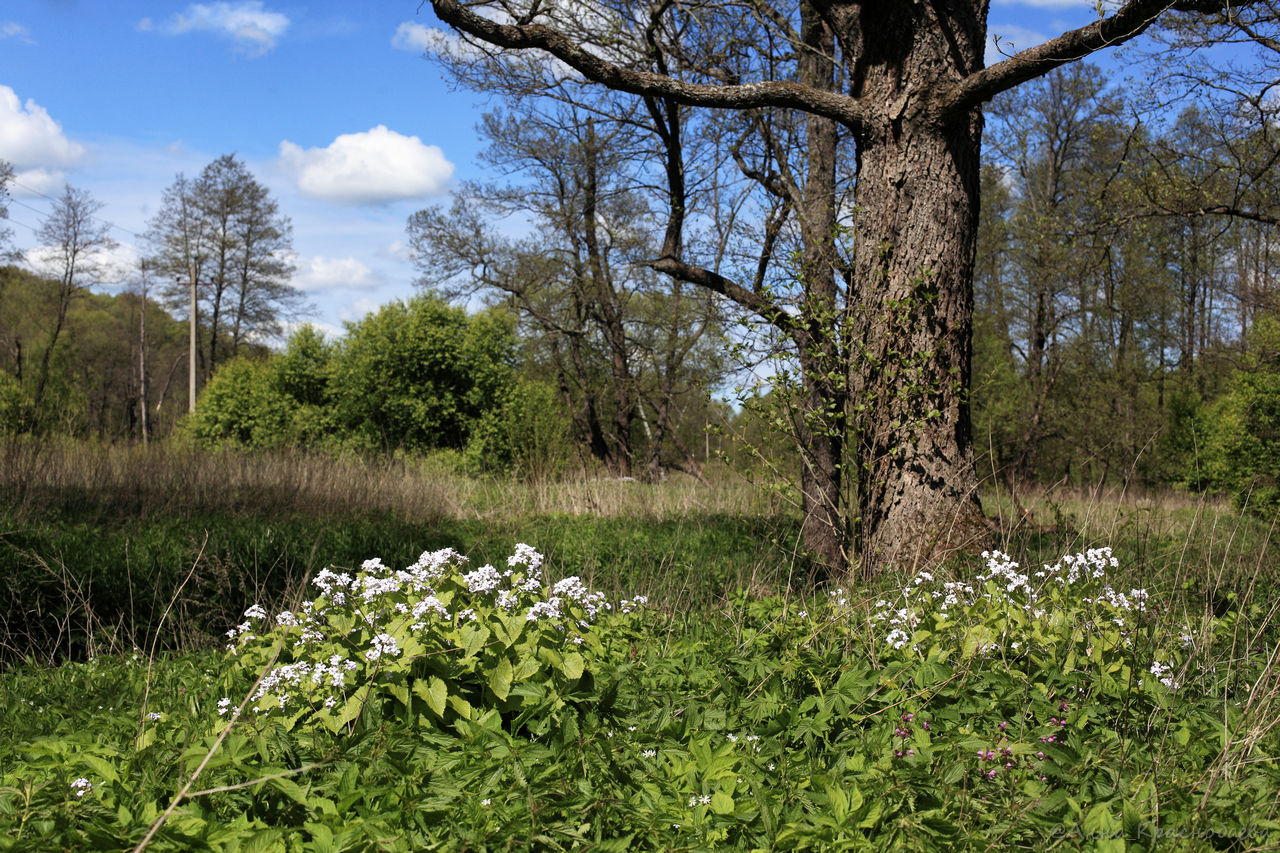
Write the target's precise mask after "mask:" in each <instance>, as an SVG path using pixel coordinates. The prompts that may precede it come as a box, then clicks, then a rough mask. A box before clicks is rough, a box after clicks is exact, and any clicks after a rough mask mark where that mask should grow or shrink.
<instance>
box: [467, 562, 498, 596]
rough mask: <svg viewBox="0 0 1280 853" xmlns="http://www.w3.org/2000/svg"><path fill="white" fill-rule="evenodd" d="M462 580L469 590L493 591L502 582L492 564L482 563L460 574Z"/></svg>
mask: <svg viewBox="0 0 1280 853" xmlns="http://www.w3.org/2000/svg"><path fill="white" fill-rule="evenodd" d="M462 582H463V583H465V584H466V585H467V589H468V590H469V591H471V592H481V593H488V592H493V591H494V590H495V589H497V588H498V585H499V584H501V583H502V575H500V574H498V570H497V569H495V568H494V567H493V566H489V565H484V566H481V567H480V568H478V569H476V570H475V571H474V572H469V573H467V574H465V575H463V576H462Z"/></svg>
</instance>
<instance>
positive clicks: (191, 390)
mask: <svg viewBox="0 0 1280 853" xmlns="http://www.w3.org/2000/svg"><path fill="white" fill-rule="evenodd" d="M190 272H191V370H190V373H189V378H190V383H189V385H188V391H187V411H188V412H189V413H191V414H194V413H195V410H196V262H195V260H194V259H193V260H192V261H191V262H190Z"/></svg>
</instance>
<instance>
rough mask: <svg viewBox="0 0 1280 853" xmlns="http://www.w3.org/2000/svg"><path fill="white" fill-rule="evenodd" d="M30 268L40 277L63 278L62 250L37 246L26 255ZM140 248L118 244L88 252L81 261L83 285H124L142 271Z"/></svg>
mask: <svg viewBox="0 0 1280 853" xmlns="http://www.w3.org/2000/svg"><path fill="white" fill-rule="evenodd" d="M22 259H23V261H24V262H25V263H26V266H27V268H28V269H30V270H31V271H32V272H35V273H37V274H38V275H43V276H47V277H50V278H57V277H58V276H60V275H62V263H63V258H62V250H61V249H59V248H57V247H56V246H36V247H34V248H31V249H27V250H26V251H25V252H23V253H22ZM138 259H139V255H138V249H137V247H136V246H134V245H132V244H130V243H115V244H113V245H112V246H111V247H109V248H104V249H95V250H93V251H91V252H87V253H86V254H84V255H82V256H81V257H80V258H79V259H78V260H77V267H78V268H79V270H80V276H79V278H80V283H81V284H90V285H107V286H113V285H121V284H124V283H126V282H128V281H129V279H130V278H131V277H132V276H133V275H134V273H135V272H136V270H137V269H138Z"/></svg>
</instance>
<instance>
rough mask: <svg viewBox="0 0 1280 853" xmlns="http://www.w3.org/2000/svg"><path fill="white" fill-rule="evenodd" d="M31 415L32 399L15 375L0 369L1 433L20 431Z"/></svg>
mask: <svg viewBox="0 0 1280 853" xmlns="http://www.w3.org/2000/svg"><path fill="white" fill-rule="evenodd" d="M30 416H31V400H30V399H29V398H28V397H27V394H26V392H25V391H23V390H22V385H21V384H19V382H18V380H17V379H15V378H14V377H13V376H10V375H9V374H8V373H5V372H4V371H0V435H4V434H8V433H15V432H19V431H20V430H21V429H22V428H23V426H24V425H26V423H27V422H28V421H29V419H30Z"/></svg>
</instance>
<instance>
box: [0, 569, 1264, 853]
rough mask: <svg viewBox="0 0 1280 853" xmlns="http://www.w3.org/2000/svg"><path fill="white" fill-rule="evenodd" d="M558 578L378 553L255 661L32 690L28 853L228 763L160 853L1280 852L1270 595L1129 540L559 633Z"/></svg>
mask: <svg viewBox="0 0 1280 853" xmlns="http://www.w3.org/2000/svg"><path fill="white" fill-rule="evenodd" d="M535 562H536V560H535V558H534V555H533V553H532V552H531V550H525V549H521V550H518V551H517V554H516V555H515V559H514V560H512V563H513V564H512V565H510V566H509V567H510V568H511V569H512V574H511V575H510V576H509V577H505V578H504V577H502V573H501V572H496V571H495V572H493V573H488V572H485V571H483V570H476V571H477V572H478V574H472V573H471V572H467V571H465V570H464V569H463V568H462V566H461V564H460V563H459V561H458V559H457V557H456V556H454V555H452V554H451V553H448V552H442V553H437V554H427V555H424V556H423V557H422V558H420V559H419V560H418V561H416V562H415V563H414V564H413V565H411V566H409V568H408V569H406V570H405V571H404V572H396V571H392V570H390V569H388V568H386V567H384V566H383V565H382V564H381V563H380V562H377V561H370V562H369V563H367V564H366V565H365V567H364V568H363V569H362V570H361V571H360V572H355V573H351V574H349V575H347V576H346V577H345V578H344V577H343V575H342V573H339V572H328V573H325V574H322V575H320V576H318V578H317V580H318V581H320V583H319V584H318V586H319V588H320V591H321V595H320V596H319V597H318V598H316V599H314V600H313V601H312V602H311V604H310V606H309V607H303V608H294V609H293V610H292V611H291V612H290V613H289V615H288V616H284V617H281V616H272V615H269V614H267V613H266V612H265V611H262V610H256V609H255V610H254V611H252V612H251V613H250V614H249V615H248V616H247V617H246V619H245V623H246V624H245V625H242V626H241V627H240V628H238V629H236V631H235V632H234V633H235V635H236V636H235V640H234V646H235V648H236V652H237V653H236V654H234V655H230V654H228V655H219V656H213V655H190V656H186V657H183V658H178V659H173V660H159V661H156V662H155V665H154V666H150V665H148V663H147V662H146V661H145V660H143V659H141V658H140V657H139V656H136V655H135V656H132V657H128V658H100V659H97V660H95V661H93V662H91V663H86V664H68V665H65V666H63V667H60V668H57V669H47V670H42V669H36V668H27V669H23V670H18V671H14V672H10V673H8V674H4V675H0V708H2V710H0V713H3V714H4V716H5V719H7V720H10V721H11V723H10V724H8V725H6V726H5V727H4V728H2V729H0V829H2V830H3V832H0V849H15V850H62V849H90V848H91V849H122V848H126V847H130V846H133V845H135V844H136V843H137V842H138V841H139V840H140V839H141V838H142V836H143V835H144V833H146V832H147V830H148V829H149V828H150V827H152V826H153V825H154V824H155V822H156V820H157V819H158V817H159V816H160V814H161V813H162V812H163V811H164V810H165V808H166V807H168V805H169V803H170V802H171V800H172V798H173V796H174V793H175V792H176V791H178V790H180V789H181V788H182V787H183V786H184V784H185V783H187V781H188V780H189V779H191V777H192V774H193V773H195V771H196V770H197V768H198V767H202V768H203V769H201V770H200V775H199V776H198V777H196V778H195V779H194V780H193V781H192V784H191V787H190V788H189V789H188V794H187V796H186V797H185V798H184V799H183V800H182V801H181V802H179V803H178V806H177V808H176V809H175V810H174V811H173V812H172V814H170V816H169V817H168V819H167V820H166V821H165V822H164V824H163V825H162V826H161V827H160V828H159V830H158V832H157V833H156V834H155V836H154V838H153V839H152V841H151V842H150V846H149V848H148V849H151V850H154V851H168V850H192V849H201V850H218V851H222V850H227V851H230V850H243V849H247V848H249V847H252V848H253V849H290V850H294V849H296V850H306V851H313V850H314V851H325V850H344V849H347V850H355V849H387V850H406V851H407V850H417V849H431V848H440V849H508V848H510V847H517V846H528V847H530V848H534V849H547V850H567V849H585V848H591V849H600V850H633V849H634V850H673V849H688V850H694V849H698V850H701V849H713V848H714V849H741V850H761V849H769V850H792V849H822V850H839V849H856V850H862V849H883V850H920V849H962V850H989V849H992V848H994V847H999V848H1000V849H1046V848H1048V849H1093V850H1112V849H1115V850H1120V849H1126V850H1127V849H1135V850H1156V849H1159V850H1164V849H1179V850H1203V849H1214V848H1220V847H1223V846H1228V847H1248V848H1261V847H1269V846H1274V845H1275V844H1277V843H1280V813H1278V811H1277V809H1278V808H1280V807H1278V806H1277V803H1276V802H1275V797H1274V792H1275V790H1276V787H1277V785H1280V771H1277V769H1276V762H1275V757H1276V754H1277V750H1280V740H1278V738H1277V734H1276V729H1275V727H1274V725H1273V721H1274V713H1275V703H1276V701H1277V697H1276V696H1275V694H1274V691H1271V692H1265V691H1264V692H1259V691H1258V686H1259V685H1260V684H1261V683H1263V682H1261V681H1259V679H1265V678H1267V677H1268V676H1266V673H1267V672H1269V671H1270V670H1269V669H1268V664H1267V659H1268V656H1269V655H1271V654H1273V649H1272V646H1273V644H1274V642H1275V640H1276V637H1275V632H1274V630H1272V631H1270V632H1269V633H1261V632H1260V630H1259V629H1260V626H1262V625H1264V624H1265V622H1266V610H1267V608H1266V607H1264V606H1261V605H1258V606H1253V605H1250V606H1247V607H1241V608H1239V609H1237V610H1234V611H1231V612H1228V613H1227V614H1226V615H1224V616H1223V617H1221V618H1215V617H1213V616H1211V615H1207V614H1206V615H1201V614H1198V613H1197V614H1194V615H1184V614H1183V612H1182V610H1181V606H1180V603H1179V602H1178V601H1176V600H1174V601H1169V602H1164V601H1160V600H1159V599H1161V598H1162V597H1164V596H1165V593H1162V592H1160V593H1153V594H1151V595H1150V596H1146V595H1144V594H1143V593H1142V592H1140V591H1138V590H1130V591H1128V592H1124V593H1123V594H1122V593H1121V592H1120V591H1119V590H1120V589H1123V587H1121V586H1119V584H1118V582H1117V581H1115V580H1113V579H1112V577H1111V575H1112V574H1113V573H1114V568H1115V567H1113V566H1112V561H1111V560H1110V558H1109V557H1108V556H1107V553H1106V552H1105V550H1100V551H1096V552H1089V553H1086V554H1083V555H1074V556H1071V557H1068V558H1064V559H1063V560H1061V561H1059V562H1058V563H1056V564H1054V565H1052V566H1046V567H1045V568H1044V569H1042V570H1040V571H1036V572H1033V571H1027V572H1025V573H1024V572H1022V571H1021V569H1020V567H1019V566H1018V565H1017V564H1016V563H1013V562H1012V561H1010V560H1008V559H1007V558H1005V557H1003V555H998V554H997V555H991V558H990V559H989V561H988V562H987V563H986V565H985V566H984V567H983V569H982V570H980V571H979V572H977V573H975V574H972V575H968V574H963V575H959V576H957V577H956V579H955V580H948V579H946V578H942V577H939V578H936V579H935V578H932V577H930V576H928V575H926V574H921V575H919V576H917V577H916V578H913V579H912V580H911V581H910V582H908V583H907V584H906V585H905V586H904V587H903V588H901V589H897V590H893V591H890V592H886V593H884V594H883V596H882V600H881V602H880V603H878V604H877V605H876V606H875V607H873V608H871V609H870V610H868V609H866V608H864V607H862V606H861V605H860V603H859V602H858V601H857V600H855V599H853V598H852V597H850V596H849V595H847V594H846V593H843V592H839V591H836V593H835V594H833V595H830V596H822V597H821V599H820V600H819V599H812V598H811V599H808V600H802V599H794V598H789V597H767V598H763V599H756V598H751V597H748V596H747V595H745V594H738V595H734V596H731V597H729V598H727V599H725V600H724V601H723V602H722V603H721V605H720V606H718V607H716V608H706V609H704V610H702V612H699V613H697V614H688V613H686V612H683V611H678V610H673V612H671V613H670V614H669V615H664V614H663V612H662V611H661V610H657V609H654V610H646V611H645V612H643V613H642V614H639V615H635V614H633V615H629V616H626V615H623V616H620V615H617V614H616V612H615V613H614V614H612V615H610V614H606V612H605V611H598V612H597V614H596V619H595V620H594V621H588V620H587V619H586V618H585V617H589V615H590V614H589V613H588V612H586V607H585V605H584V602H585V601H587V600H589V594H588V593H585V591H584V590H581V588H580V587H578V586H577V585H576V584H575V583H573V582H566V583H564V584H562V585H561V586H560V596H559V597H560V598H561V604H562V605H563V607H562V611H561V616H562V618H561V619H555V618H544V617H546V616H549V614H547V613H546V612H545V607H546V605H547V602H548V601H549V600H550V599H551V598H552V597H555V596H556V595H557V593H556V589H555V587H552V588H550V589H548V587H547V585H546V584H542V583H535V584H528V585H527V586H526V583H527V582H529V581H531V580H533V572H534V568H533V566H534V563H535ZM495 575H496V576H497V577H498V580H497V582H496V584H494V583H493V578H494V576H495ZM424 583H425V584H427V585H428V586H430V587H431V589H430V591H428V590H427V589H426V588H425V587H423V586H422V584H424ZM520 588H523V589H524V592H522V593H520V595H521V596H522V600H521V602H520V604H519V605H518V606H515V607H512V608H511V609H510V610H509V611H508V610H507V609H506V608H504V607H503V606H501V604H500V603H499V598H498V596H499V595H500V591H501V590H507V591H508V592H512V591H513V589H520ZM571 588H572V589H573V591H572V592H570V589H571ZM512 594H515V593H514V592H512ZM339 595H343V596H345V600H344V601H343V602H342V603H338V598H337V597H338V596H339ZM431 596H434V599H435V600H434V601H430V600H429V598H430V597H431ZM446 599H447V600H448V602H449V603H448V604H446V603H445V601H446ZM538 602H541V603H542V605H541V607H542V608H543V609H540V610H539V617H538V618H535V619H532V620H531V619H529V616H528V612H529V610H531V609H533V608H535V607H539V604H538ZM424 603H425V607H423V608H422V609H423V612H422V613H421V614H416V615H415V614H414V609H415V608H417V607H418V606H419V605H423V604H424ZM1157 604H1159V606H1158V607H1157ZM397 605H404V609H405V610H406V611H408V612H406V613H400V612H399V608H398V607H397ZM438 607H439V608H443V609H444V610H445V612H447V614H448V615H447V616H445V615H443V614H442V613H441V612H440V610H439V609H438ZM356 608H359V615H357V612H356ZM1025 608H1029V609H1025ZM468 609H471V610H474V611H475V613H474V616H475V618H474V619H472V618H471V614H469V613H467V612H466V611H467V610H468ZM366 614H367V615H368V616H369V619H366V618H365V615H366ZM570 614H571V616H570ZM691 617H692V618H691ZM570 619H572V621H570ZM578 619H583V620H584V621H585V622H586V624H585V625H583V624H581V623H579V622H578V621H577V620H578ZM294 621H296V622H298V623H299V624H297V625H292V624H289V623H290V622H294ZM415 621H421V622H422V623H423V624H422V625H421V627H417V628H415V627H414V622H415ZM557 622H563V623H564V624H565V629H564V630H561V629H559V628H557V627H555V625H556V623H557ZM308 630H312V631H315V632H316V633H317V634H319V635H320V636H319V637H318V638H316V637H311V638H308V637H307V636H306V632H307V631H308ZM895 632H901V633H902V634H906V637H905V639H904V638H903V637H902V636H901V634H899V633H895ZM379 633H383V634H386V635H387V637H390V639H391V640H393V641H394V643H395V651H394V652H392V651H390V648H391V646H390V644H389V643H388V640H387V638H386V637H383V638H379ZM576 636H580V637H582V639H583V642H582V643H581V644H577V643H573V642H572V638H574V637H576ZM1241 640H1243V642H1241ZM566 641H568V642H566ZM277 651H278V652H279V655H278V656H275V653H276V652H277ZM335 654H336V655H339V657H340V659H339V660H337V662H336V663H335V660H334V655H335ZM1228 660H1229V664H1228ZM347 661H350V662H351V663H352V664H354V666H348V665H347V663H346V662H347ZM335 669H336V670H337V672H338V673H339V674H341V676H342V679H341V680H342V685H341V686H340V687H339V686H337V685H336V679H335V678H334V674H335V673H334V670H335ZM259 675H261V676H264V678H263V680H262V681H261V682H258V684H257V685H256V686H255V685H254V682H255V681H257V678H258V676H259ZM291 682H293V683H291ZM264 686H266V687H267V689H265V690H263V689H262V688H263V687H264ZM233 690H234V691H235V692H232V691H233ZM282 692H283V693H284V694H286V696H285V698H284V710H283V712H282V711H281V709H280V705H281V698H282V697H281V693H282ZM329 696H333V697H334V702H332V703H331V706H330V707H325V704H326V700H327V699H328V697H329ZM244 699H247V700H248V702H247V703H244V701H243V700H244ZM242 704H244V705H245V706H244V708H243V710H242V711H241V712H240V714H239V716H238V717H237V716H236V714H235V708H236V707H237V706H240V705H242ZM220 709H223V711H224V712H223V713H222V714H221V715H220V714H219V710H220Z"/></svg>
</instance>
